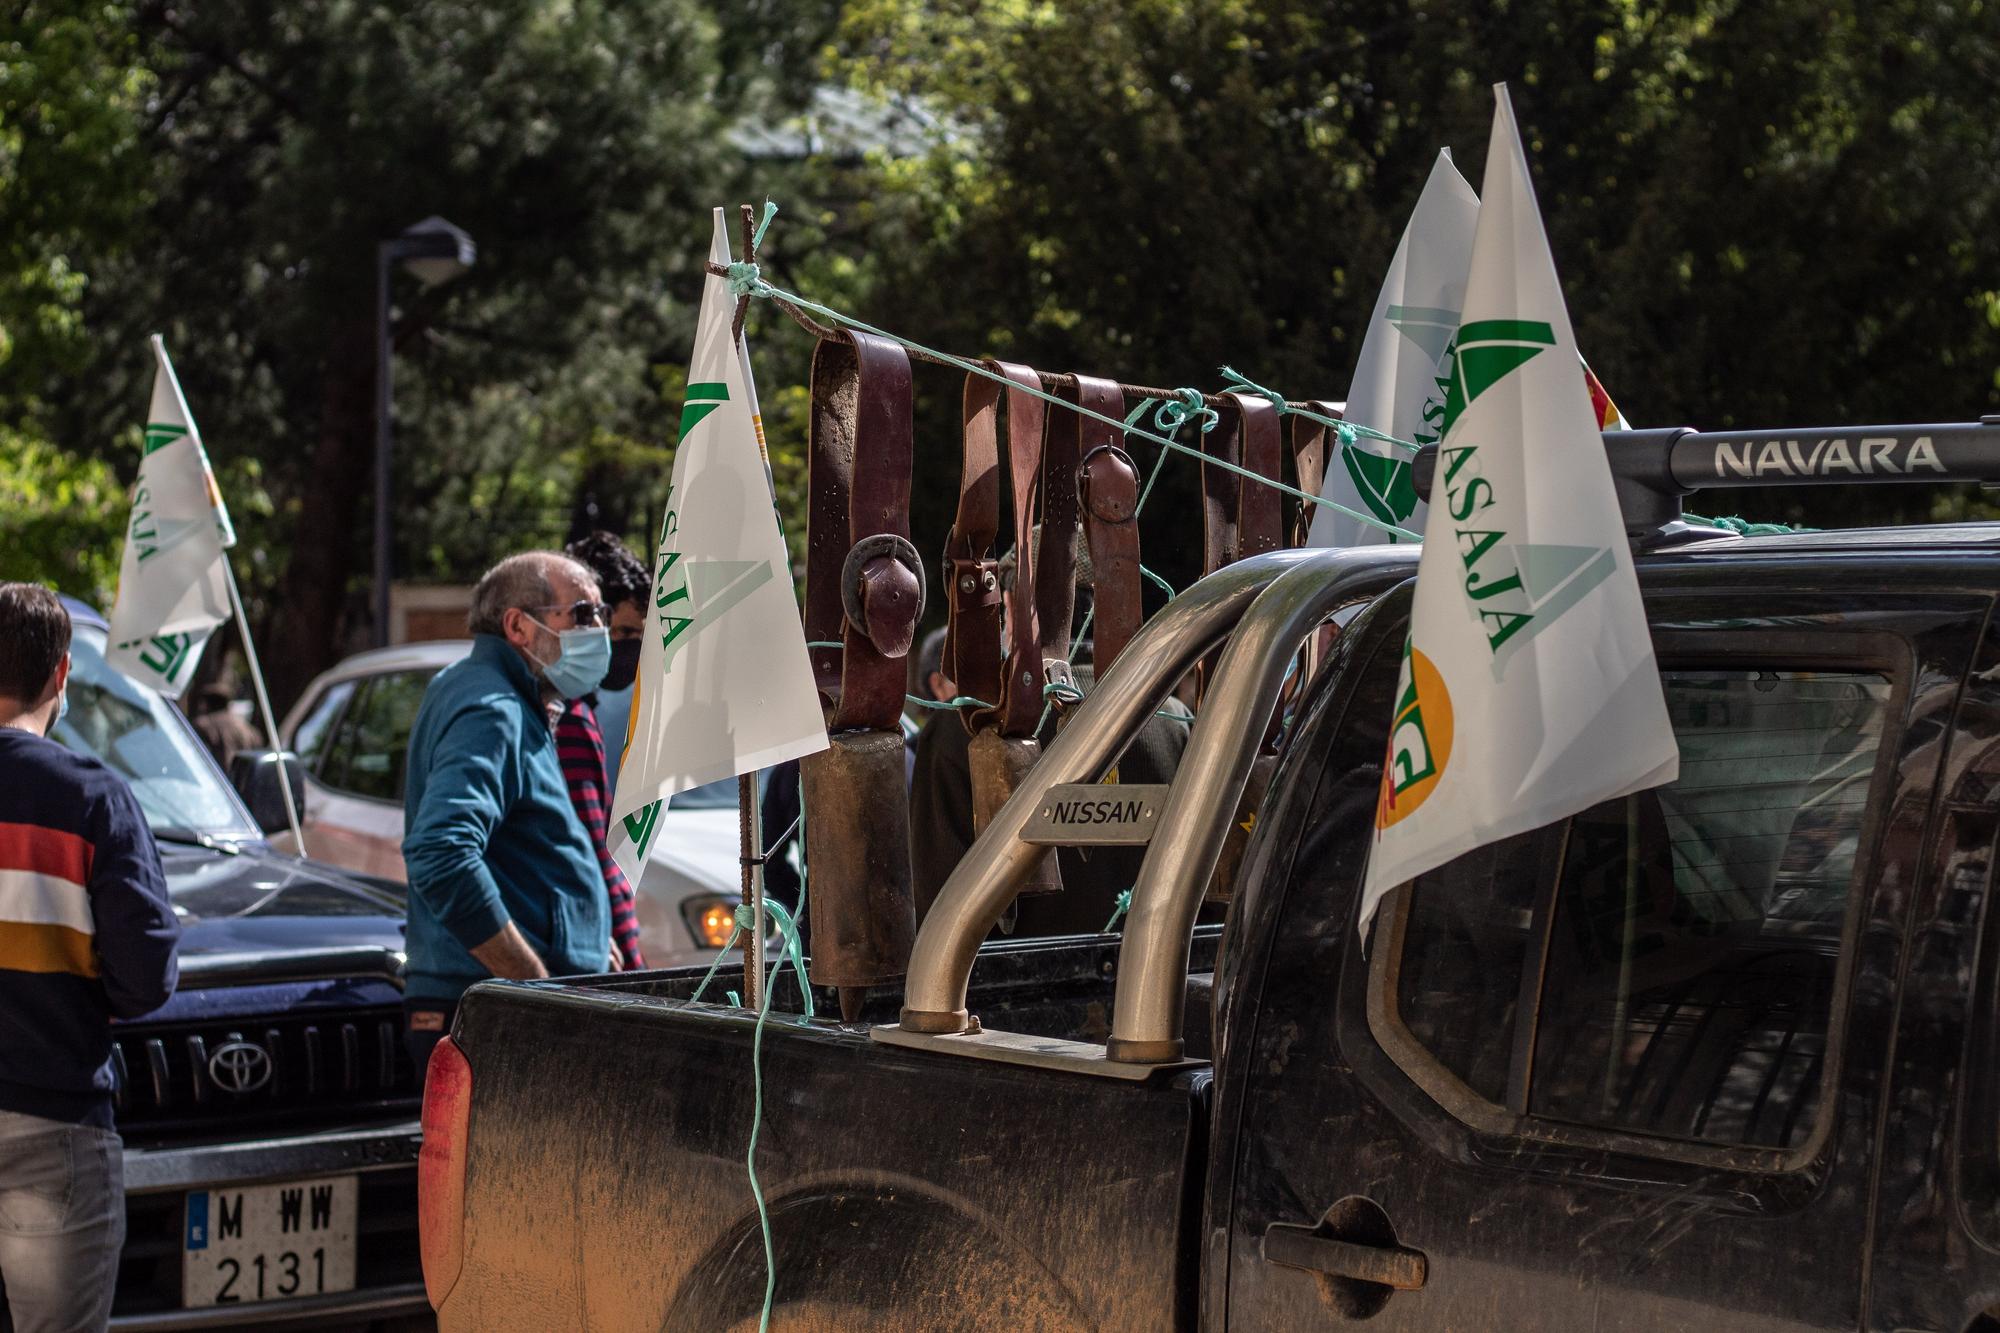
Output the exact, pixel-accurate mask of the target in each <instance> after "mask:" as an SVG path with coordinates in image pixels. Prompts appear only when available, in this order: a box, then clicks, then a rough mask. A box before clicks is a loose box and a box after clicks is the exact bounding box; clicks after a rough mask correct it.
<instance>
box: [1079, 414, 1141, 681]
mask: <svg viewBox="0 0 2000 1333" xmlns="http://www.w3.org/2000/svg"><path fill="white" fill-rule="evenodd" d="M1077 378H1078V380H1079V382H1081V380H1082V378H1083V377H1082V376H1078V377H1077ZM1077 498H1078V500H1079V501H1080V502H1081V505H1082V508H1083V533H1084V538H1085V540H1086V541H1088V542H1089V543H1090V566H1091V590H1092V595H1093V597H1094V598H1095V601H1094V603H1093V605H1094V606H1095V607H1096V610H1095V612H1094V613H1093V615H1092V617H1091V623H1092V624H1093V625H1094V626H1095V628H1094V629H1093V630H1092V632H1091V648H1090V668H1091V672H1092V674H1093V675H1094V676H1095V677H1096V678H1097V679H1098V680H1099V681H1102V680H1103V679H1104V673H1105V672H1107V671H1109V670H1110V669H1111V664H1112V662H1114V661H1116V660H1117V658H1118V654H1119V653H1120V652H1121V651H1123V649H1124V647H1125V645H1126V644H1128V643H1130V642H1131V641H1132V636H1133V635H1134V634H1137V633H1138V632H1139V622H1140V620H1141V619H1142V618H1143V615H1144V611H1143V609H1142V606H1141V597H1142V589H1141V586H1140V579H1139V520H1138V513H1139V468H1138V465H1137V464H1135V463H1134V462H1133V461H1132V455H1130V454H1128V453H1126V452H1125V450H1124V448H1123V446H1121V445H1120V444H1118V443H1117V442H1116V441H1111V442H1109V443H1104V444H1099V445H1097V446H1096V447H1095V448H1092V449H1089V450H1086V451H1085V452H1084V455H1083V461H1082V462H1081V463H1079V464H1078V467H1077Z"/></svg>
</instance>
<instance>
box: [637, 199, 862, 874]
mask: <svg viewBox="0 0 2000 1333" xmlns="http://www.w3.org/2000/svg"><path fill="white" fill-rule="evenodd" d="M709 258H710V259H712V260H714V261H715V262H716V263H719V264H727V263H728V262H729V239H728V234H727V232H726V231H725V230H724V223H723V213H722V210H721V209H717V210H715V239H714V242H713V244H712V245H711V246H710V248H709ZM735 313H736V298H735V297H733V296H731V295H730V293H729V284H728V283H726V282H725V281H723V280H722V279H721V278H718V277H716V276H715V275H713V274H710V275H709V278H708V286H707V288H706V289H705V290H704V291H703V293H702V298H701V319H700V323H699V325H698V326H697V328H696V331H695V346H694V357H693V360H692V361H691V362H690V364H689V366H688V386H687V401H686V403H685V404H684V405H683V406H682V408H681V439H680V446H679V448H677V449H676V450H675V451H674V473H673V480H672V483H671V485H670V486H669V488H668V490H667V513H666V518H665V520H664V521H663V522H662V523H661V525H660V540H659V548H658V550H657V551H656V552H655V555H654V559H653V597H652V602H653V605H652V608H651V611H650V613H649V617H648V619H649V622H650V623H649V624H648V625H647V627H646V639H645V644H644V646H643V647H642V648H641V649H640V650H639V676H638V697H637V698H636V699H634V701H633V705H632V721H631V724H630V732H629V736H628V739H627V742H626V747H625V763H624V767H623V769H622V770H621V771H620V772H619V775H618V794H617V797H616V798H615V800H614V801H613V803H612V807H611V824H612V828H611V855H612V857H613V858H614V859H616V860H617V862H618V864H619V865H620V866H621V867H622V868H623V869H624V871H625V873H626V875H627V877H629V878H630V879H631V880H632V882H633V883H635V884H636V883H638V882H639V872H640V870H641V869H642V868H643V866H644V865H645V861H646V855H647V853H648V852H649V851H650V850H651V848H652V845H653V841H654V839H655V838H656V837H657V836H658V835H659V831H660V816H661V815H662V814H663V813H664V812H665V810H666V806H667V800H668V798H669V797H671V796H673V795H674V794H675V793H676V792H682V791H686V790H688V789H689V788H690V787H698V786H700V785H701V784H702V783H704V782H715V781H717V780H719V779H722V778H727V777H733V776H735V775H737V774H740V773H748V772H750V771H752V770H754V769H759V768H766V767H768V766H770V765H772V764H776V763H781V762H783V761H784V760H787V759H796V758H798V757H799V756H801V755H807V754H812V753H815V752H816V751H819V750H823V749H825V748H826V744H827V740H826V723H825V720H824V719H823V718H822V716H821V714H820V706H819V694H818V692H817V691H816V690H815V689H814V687H813V677H812V666H811V663H810V662H809V661H808V660H807V656H806V636H805V630H804V628H803V626H802V624H801V622H800V619H799V608H798V602H797V601H796V600H795V598H794V596H793V593H792V576H791V564H790V560H789V557H788V556H787V555H786V552H785V538H784V533H783V532H782V531H781V530H780V528H779V526H778V510H777V501H776V497H775V495H774V494H773V491H772V486H771V474H770V466H769V463H768V461H767V459H766V457H765V453H764V425H763V421H762V420H761V418H760V417H759V416H758V413H757V391H756V386H755V384H754V383H753V382H752V381H751V378H750V360H749V355H748V353H747V352H746V351H745V350H744V348H743V344H742V341H741V340H740V339H739V338H737V337H736V336H735V335H734V334H733V333H732V331H731V328H730V325H731V323H732V321H733V319H734V317H735Z"/></svg>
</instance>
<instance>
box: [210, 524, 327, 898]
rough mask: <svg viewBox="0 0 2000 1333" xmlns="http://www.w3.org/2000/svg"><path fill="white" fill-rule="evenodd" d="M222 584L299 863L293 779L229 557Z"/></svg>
mask: <svg viewBox="0 0 2000 1333" xmlns="http://www.w3.org/2000/svg"><path fill="white" fill-rule="evenodd" d="M222 573H223V581H224V582H225V583H227V584H228V585H229V606H230V609H231V610H233V611H234V612H235V613H236V629H237V632H238V633H240V634H241V635H242V636H243V658H244V661H245V663H246V664H247V665H248V666H249V668H250V689H251V691H252V692H253V693H255V694H256V696H257V711H258V713H259V714H261V715H262V716H263V719H264V736H265V738H266V741H267V743H268V744H269V745H270V747H271V749H272V750H274V751H276V752H277V756H278V758H277V764H278V790H279V792H280V793H282V794H283V796H284V798H285V822H286V823H288V824H290V825H291V826H292V842H293V844H294V845H295V846H296V847H297V848H298V857H299V859H300V860H301V861H303V860H304V859H305V856H306V835H305V830H304V829H302V828H300V827H299V811H298V807H297V806H296V805H294V804H293V803H292V775H291V772H290V770H289V769H287V768H286V766H285V748H284V745H283V744H282V742H281V741H280V740H279V737H278V722H277V719H276V718H274V717H272V716H271V696H270V694H269V693H268V692H266V690H265V689H264V668H263V666H262V665H261V664H260V663H259V662H258V661H257V645H256V644H254V643H252V642H251V641H250V617H249V616H248V615H246V614H245V613H244V611H243V594H242V593H240V592H238V591H237V589H236V570H235V569H234V567H232V566H231V565H230V563H229V555H228V553H227V552H224V554H223V557H222Z"/></svg>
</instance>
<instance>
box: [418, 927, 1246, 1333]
mask: <svg viewBox="0 0 2000 1333" xmlns="http://www.w3.org/2000/svg"><path fill="white" fill-rule="evenodd" d="M1117 943H1118V942H1117V939H1116V937H1113V936H1103V937H1088V938H1073V939H1063V940H1025V941H1007V942H1003V943H999V944H995V945H989V946H988V947H987V949H986V950H983V951H982V953H981V957H980V962H979V964H978V966H977V967H976V968H975V969H974V973H973V986H972V990H971V993H970V997H969V999H970V1003H971V1006H972V1008H973V1011H974V1012H976V1013H978V1014H980V1015H981V1016H982V1018H984V1019H985V1021H986V1022H987V1023H989V1024H990V1025H991V1026H992V1027H995V1028H1004V1029H1006V1030H1008V1031H1014V1032H1025V1033H1032V1034H1035V1035H1042V1036H1053V1037H1064V1038H1070V1039H1076V1040H1085V1041H1099V1042H1101V1041H1102V1040H1103V1034H1104V1033H1105V1032H1106V1031H1108V1025H1109V1021H1110V1013H1111V997H1112V989H1113V980H1114V968H1115V965H1116V956H1117ZM1215 949H1216V932H1215V931H1214V930H1213V929H1211V928H1204V929H1203V930H1201V931H1200V932H1199V933H1198V936H1197V939H1196V941H1195V949H1194V956H1193V960H1192V961H1193V964H1194V967H1195V969H1196V973H1197V975H1196V978H1195V979H1194V980H1193V981H1191V983H1190V1004H1189V1009H1190V1015H1189V1017H1190V1023H1189V1032H1190V1036H1191V1038H1193V1040H1192V1041H1191V1048H1194V1047H1199V1048H1201V1049H1202V1050H1203V1051H1204V1053H1205V1048H1206V1037H1207V1033H1208V1030H1209V1025H1208V1012H1209V1008H1210V1006H1209V1002H1208V1001H1209V990H1208V986H1207V981H1208V975H1209V970H1210V969H1211V968H1212V966H1213V958H1214V954H1215ZM700 975H701V973H700V970H697V969H678V970H675V971H672V972H662V973H647V974H641V975H639V976H636V977H632V978H619V977H600V978H584V979H575V980H569V981H559V982H544V983H525V984H523V983H499V984H489V985H483V986H479V987H476V988H474V989H473V990H472V991H470V992H468V994H467V996H466V998H465V1002H464V1004H463V1006H462V1008H461V1010H460V1013H459V1018H458V1025H457V1033H458V1040H459V1044H460V1045H461V1046H462V1048H463V1049H464V1051H465V1053H466V1056H467V1058H468V1060H469V1061H470V1063H471V1067H472V1111H471V1125H470V1135H469V1143H470V1149H469V1151H470V1156H469V1158H468V1160H467V1164H466V1183H465V1188H466V1199H465V1204H466V1208H465V1214H466V1217H467V1219H468V1222H467V1233H466V1237H465V1261H464V1266H463V1269H462V1271H461V1273H460V1275H459V1278H458V1280H457V1282H456V1283H455V1285H454V1287H453V1290H452V1292H451V1294H450V1295H449V1296H448V1297H447V1299H446V1300H445V1302H444V1305H443V1309H442V1311H441V1324H442V1326H443V1327H445V1328H447V1329H451V1328H500V1327H521V1328H525V1327H544V1328H556V1327H588V1328H591V1329H642V1328H643V1329H647V1330H656V1329H728V1328H745V1327H748V1328H754V1327H755V1326H756V1322H757V1316H758V1312H759V1310H760V1308H761V1305H762V1301H763V1293H764V1253H763V1242H762V1239H761V1237H760V1234H759V1227H758V1219H757V1211H756V1206H755V1203H754V1201H753V1198H752V1195H751V1190H750V1184H749V1179H748V1176H747V1174H746V1171H745V1167H744V1153H745V1149H746V1147H747V1144H748V1140H749V1132H750V1124H751V1118H752V1111H753V1103H754V1101H755V1095H754V1089H753V1081H752V1070H751V1044H752V1039H753V1034H754V1031H755V1026H756V1022H755V1016H754V1015H753V1014H751V1013H749V1012H748V1011H745V1010H741V1009H734V1008H728V1007H723V1006H719V1005H716V1004H710V1003H701V1004H696V1003H691V1002H690V1001H689V999H688V998H687V997H688V996H690V995H691V994H692V992H693V990H694V987H695V985H696V984H697V982H698V981H699V979H700ZM738 981H739V978H738V977H737V976H735V975H732V974H729V973H727V972H718V974H717V976H716V978H715V979H714V980H713V981H712V982H710V986H709V990H708V992H707V993H706V995H705V997H704V999H721V998H722V995H723V993H724V992H726V991H728V990H731V989H735V988H736V987H737V985H738ZM798 1000H799V995H798V990H797V987H796V986H795V985H794V984H792V983H791V981H790V979H789V976H788V977H787V979H786V981H785V982H783V983H781V984H780V985H779V986H778V987H777V988H776V991H775V995H774V1004H773V1011H772V1015H771V1017H770V1019H769V1020H768V1021H767V1022H766V1025H765V1029H764V1036H763V1058H762V1071H763V1122H762V1129H761V1133H760V1139H759V1146H758V1154H757V1167H758V1174H759V1177H760V1179H761V1182H762V1185H763V1190H764V1195H765V1198H766V1200H767V1202H768V1206H769V1211H770V1218H771V1227H772V1233H773V1240H774V1245H775V1249H776V1255H777V1270H778V1276H777V1297H776V1301H777V1309H776V1314H775V1316H774V1321H773V1323H774V1326H775V1327H783V1328H798V1329H807V1328H810V1329H857V1330H859V1329H879V1328H885V1327H896V1328H923V1327H938V1328H948V1327H958V1326H962V1322H963V1315H964V1312H966V1311H967V1310H971V1309H977V1310H979V1311H980V1312H981V1317H982V1319H984V1320H988V1321H995V1322H993V1324H992V1326H995V1327H1032V1328H1046V1329H1087V1328H1102V1329H1123V1328H1148V1329H1154V1328H1172V1327H1177V1326H1178V1327H1185V1326H1188V1325H1189V1324H1191V1323H1192V1320H1193V1313H1194V1300H1195V1293H1194V1291H1193V1288H1192V1280H1193V1274H1194V1273H1195V1271H1196V1262H1195V1259H1196V1242H1197V1230H1198V1227H1199V1224H1200V1199H1201V1185H1202V1177H1203V1171H1204V1169H1205V1162H1204V1160H1203V1155H1204V1150H1205V1145H1206V1141H1207V1115H1208V1090H1209V1074H1208V1071H1207V1070H1205V1069H1197V1070H1185V1069H1184V1070H1181V1071H1178V1072H1162V1073H1161V1074H1158V1075H1156V1076H1154V1077H1153V1078H1151V1079H1148V1080H1145V1081H1139V1082H1131V1081H1120V1080H1113V1079H1104V1078H1093V1077H1089V1076H1086V1075H1081V1074H1077V1073H1073V1072H1068V1071H1064V1070H1056V1069H1047V1068H1036V1067H1029V1066H1022V1065H1012V1064H1001V1063H993V1062H989V1061H983V1060H972V1059H967V1058H964V1057H962V1056H954V1055H950V1054H945V1053H939V1052H931V1051H914V1050H904V1049H898V1048H894V1047H889V1046H885V1045H882V1044H880V1043H875V1042H871V1041H870V1040H869V1038H868V1035H867V1032H866V1030H865V1027H855V1028H844V1027H842V1026H841V1025H840V1024H839V1023H838V1022H837V1021H835V1020H829V1019H827V1018H824V1017H821V1018H818V1019H816V1020H814V1021H812V1022H810V1023H806V1022H801V1021H800V1020H799V1018H798V1013H797V1011H798V1008H799V1005H798ZM817 1003H818V1004H819V1006H820V1009H819V1012H820V1013H821V1014H822V1015H824V1014H825V1013H827V1012H828V1010H829V1009H832V1008H833V996H832V995H831V993H830V992H829V993H826V994H824V995H820V996H818V997H817ZM895 1003H896V998H895V996H894V994H893V992H889V991H884V992H882V993H881V994H879V995H877V996H872V997H871V1003H870V1010H871V1012H869V1014H868V1015H867V1016H868V1018H869V1019H870V1020H871V1021H881V1022H888V1021H893V1018H894V1006H895ZM723 1004H724V1005H725V1006H726V1001H724V1002H723ZM781 1011H782V1012H781ZM835 1012H837V1011H835Z"/></svg>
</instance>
